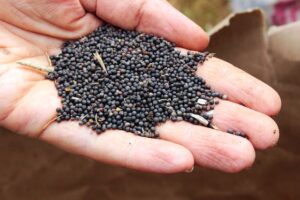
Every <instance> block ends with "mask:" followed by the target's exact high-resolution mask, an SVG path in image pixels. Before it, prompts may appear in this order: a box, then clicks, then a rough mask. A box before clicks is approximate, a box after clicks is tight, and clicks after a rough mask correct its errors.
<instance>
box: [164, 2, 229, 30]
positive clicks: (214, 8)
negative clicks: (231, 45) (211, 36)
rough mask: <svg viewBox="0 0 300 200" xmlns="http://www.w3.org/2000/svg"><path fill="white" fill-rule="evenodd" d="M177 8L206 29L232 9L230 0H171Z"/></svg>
mask: <svg viewBox="0 0 300 200" xmlns="http://www.w3.org/2000/svg"><path fill="white" fill-rule="evenodd" d="M169 2H170V3H172V4H173V5H174V6H175V7H176V8H177V9H179V10H180V11H181V12H182V13H184V14H185V15H186V16H188V17H189V18H191V19H192V20H193V21H195V22H196V23H197V24H199V25H200V26H201V27H203V28H204V29H205V30H209V29H210V28H212V27H213V26H214V25H216V24H217V23H218V22H220V20H222V19H224V18H225V17H226V16H227V15H228V14H229V13H230V11H231V7H230V2H229V1H228V0H169Z"/></svg>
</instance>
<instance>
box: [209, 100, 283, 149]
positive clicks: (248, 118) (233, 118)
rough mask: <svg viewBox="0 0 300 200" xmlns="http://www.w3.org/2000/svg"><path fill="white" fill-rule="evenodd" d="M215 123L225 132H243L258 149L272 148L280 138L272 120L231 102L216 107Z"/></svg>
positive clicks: (223, 102) (224, 102)
mask: <svg viewBox="0 0 300 200" xmlns="http://www.w3.org/2000/svg"><path fill="white" fill-rule="evenodd" d="M213 123H214V124H215V125H216V126H217V127H218V128H220V129H221V130H223V131H227V130H228V129H232V130H238V131H242V132H243V133H245V134H246V135H247V137H248V138H249V140H250V141H251V143H252V144H253V146H254V147H255V148H257V149H266V148H269V147H272V146H274V145H275V144H276V143H277V141H278V138H279V130H278V126H277V124H276V123H275V122H274V120H273V119H272V118H270V117H269V116H267V115H265V114H262V113H259V112H256V111H254V110H251V109H249V108H246V107H244V106H241V105H238V104H235V103H232V102H229V101H221V102H220V104H219V105H218V106H216V108H215V110H214V119H213Z"/></svg>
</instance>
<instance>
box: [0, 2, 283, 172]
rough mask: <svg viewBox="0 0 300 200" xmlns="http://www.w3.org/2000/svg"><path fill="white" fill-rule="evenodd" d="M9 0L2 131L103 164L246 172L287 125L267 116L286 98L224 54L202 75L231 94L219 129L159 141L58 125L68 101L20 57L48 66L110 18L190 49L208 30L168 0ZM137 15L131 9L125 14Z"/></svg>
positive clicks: (3, 25)
mask: <svg viewBox="0 0 300 200" xmlns="http://www.w3.org/2000/svg"><path fill="white" fill-rule="evenodd" d="M0 2H1V7H0V38H5V39H1V40H0V46H1V49H0V63H1V65H0V125H1V126H2V127H4V128H7V129H9V130H11V131H14V132H17V133H20V134H22V135H26V136H30V137H35V138H38V139H41V140H43V141H46V142H49V143H51V144H54V145H56V146H58V147H60V148H62V149H64V150H66V151H68V152H72V153H75V154H79V155H82V156H85V157H89V158H92V159H95V160H97V161H99V162H104V163H109V164H113V165H118V166H122V167H127V168H131V169H136V170H141V171H147V172H156V173H175V172H181V171H185V170H190V169H192V168H193V166H194V165H200V166H204V167H208V168H213V169H217V170H222V171H225V172H238V171H240V170H242V169H245V168H248V167H250V166H251V165H252V163H253V161H254V158H255V151H254V148H258V149H266V148H269V147H271V146H274V145H275V144H276V142H277V140H278V137H279V131H278V127H277V125H276V123H275V122H274V121H273V120H272V119H271V118H270V117H268V115H275V114H277V113H278V112H279V110H280V107H281V102H280V98H279V96H278V94H277V93H276V92H275V91H274V90H273V89H272V88H270V87H269V86H267V85H266V84H264V83H262V82H261V81H259V80H257V79H255V78H254V77H252V76H250V75H248V74H246V73H245V72H243V71H241V70H238V69H237V68H235V67H233V66H232V65H230V64H229V63H226V62H224V61H221V60H219V59H216V58H213V59H210V60H209V61H207V62H206V63H205V64H204V65H203V66H202V67H201V68H198V70H197V74H198V75H199V76H201V77H203V78H204V79H205V80H206V81H207V82H208V84H209V85H211V86H212V88H213V89H215V90H216V91H220V92H222V93H225V94H228V97H229V101H220V104H219V105H218V106H217V107H216V108H215V114H214V119H213V122H214V123H215V124H216V125H217V126H218V127H220V129H221V130H219V131H217V130H212V129H208V128H205V127H201V126H195V125H192V124H189V123H184V122H179V123H172V122H169V123H166V124H164V125H162V126H160V127H159V128H158V129H157V131H158V133H159V134H160V137H161V140H154V139H149V138H142V137H136V136H134V135H132V134H129V133H128V134H124V132H122V131H107V132H105V133H103V134H100V135H97V134H94V132H91V131H90V129H88V128H85V127H79V126H78V124H77V123H76V122H64V123H60V124H58V123H55V122H52V123H50V124H49V122H51V121H52V120H53V118H55V117H56V111H55V109H56V108H57V107H61V103H60V99H59V97H58V96H57V91H56V88H55V85H54V84H53V82H52V81H49V80H45V77H44V75H42V74H40V73H37V72H36V71H32V70H28V68H26V67H22V66H20V65H18V64H16V62H20V61H21V62H26V63H31V64H34V65H40V66H47V65H48V60H47V56H46V55H45V54H46V53H48V54H50V55H53V54H57V53H58V52H59V51H60V47H61V45H62V44H63V42H64V41H66V40H70V39H78V38H80V37H83V36H84V35H87V34H89V33H91V32H92V31H94V30H95V29H96V28H97V27H98V26H100V25H101V24H102V23H103V20H104V21H106V22H109V23H111V24H113V25H116V26H119V27H122V28H125V29H135V30H138V31H140V32H145V33H151V34H156V35H159V36H162V37H164V38H166V39H168V40H170V41H172V42H174V43H176V44H177V45H178V46H180V47H183V48H186V49H191V50H202V49H203V48H205V47H206V46H207V44H208V36H207V35H206V34H205V33H204V32H203V30H202V29H201V28H200V27H198V26H197V25H196V24H195V23H193V22H191V21H190V20H189V19H187V18H186V17H184V16H183V15H182V14H180V13H179V12H178V11H176V10H175V9H174V8H172V6H170V5H169V4H168V3H167V2H166V1H162V0H147V1H145V0H138V1H131V0H123V1H117V0H114V1H113V0H98V1H96V0H91V1H88V0H82V1H77V0H10V1H6V0H0ZM128 13H130V14H132V15H130V17H124V16H128ZM124 19H126V20H124ZM178 24H180V26H178ZM220 80H222V81H220ZM239 104H243V105H245V106H246V107H244V106H240V105H239ZM47 125H48V126H47ZM229 125H230V126H231V127H229ZM45 127H47V128H46V129H45ZM228 128H231V129H234V130H235V129H237V130H242V131H243V132H245V133H246V134H247V135H248V136H249V140H245V139H243V138H240V137H236V136H232V135H230V134H225V133H224V132H222V131H226V130H227V129H228ZM274 130H275V133H276V134H274ZM108 144H109V145H108ZM116 147H118V148H116Z"/></svg>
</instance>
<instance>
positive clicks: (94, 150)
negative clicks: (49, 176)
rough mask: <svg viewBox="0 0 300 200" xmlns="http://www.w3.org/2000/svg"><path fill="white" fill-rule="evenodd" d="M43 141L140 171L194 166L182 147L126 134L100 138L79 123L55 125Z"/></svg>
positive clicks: (180, 169) (109, 133) (175, 170)
mask: <svg viewBox="0 0 300 200" xmlns="http://www.w3.org/2000/svg"><path fill="white" fill-rule="evenodd" d="M40 138H41V139H42V140H45V141H47V142H49V143H52V144H54V145H56V146H58V147H60V148H62V149H64V150H66V151H68V152H71V153H75V154H79V155H83V156H86V157H89V158H92V159H94V160H97V161H100V162H104V163H108V164H113V165H119V166H123V167H127V168H131V169H135V170H140V171H146V172H156V173H176V172H182V171H186V170H189V169H191V168H192V167H193V165H194V162H193V156H192V154H191V153H190V152H189V151H188V150H187V149H185V148H184V147H182V146H180V145H177V144H173V143H171V142H167V141H163V140H158V139H149V138H143V137H139V136H134V135H132V134H130V133H126V132H124V131H106V132H105V133H102V134H100V135H97V134H96V133H94V132H93V131H91V130H90V129H89V128H87V127H80V126H79V125H77V123H76V122H63V123H60V124H56V123H55V124H53V125H51V126H50V127H49V128H48V129H47V130H46V131H45V132H44V133H43V134H42V135H41V136H40Z"/></svg>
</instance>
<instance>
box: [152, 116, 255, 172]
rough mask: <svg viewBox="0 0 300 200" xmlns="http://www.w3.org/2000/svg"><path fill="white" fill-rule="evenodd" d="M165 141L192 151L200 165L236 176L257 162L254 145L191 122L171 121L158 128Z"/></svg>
mask: <svg viewBox="0 0 300 200" xmlns="http://www.w3.org/2000/svg"><path fill="white" fill-rule="evenodd" d="M158 132H159V133H160V137H161V138H162V139H165V140H168V141H171V142H174V143H177V144H180V145H182V146H184V147H185V148H187V149H188V150H190V151H191V152H192V154H193V156H194V159H195V162H196V164H198V165H200V166H203V167H208V168H212V169H217V170H221V171H224V172H229V173H234V172H239V171H241V170H243V169H246V168H248V167H250V166H251V165H252V164H253V162H254V159H255V152H254V149H253V146H252V145H251V143H250V142H249V141H248V140H246V139H244V138H241V137H236V136H233V135H230V134H224V132H221V131H217V130H213V129H209V128H206V127H202V126H196V125H192V124H190V123H187V122H176V123H174V122H167V123H165V124H163V125H161V126H160V127H158Z"/></svg>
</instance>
